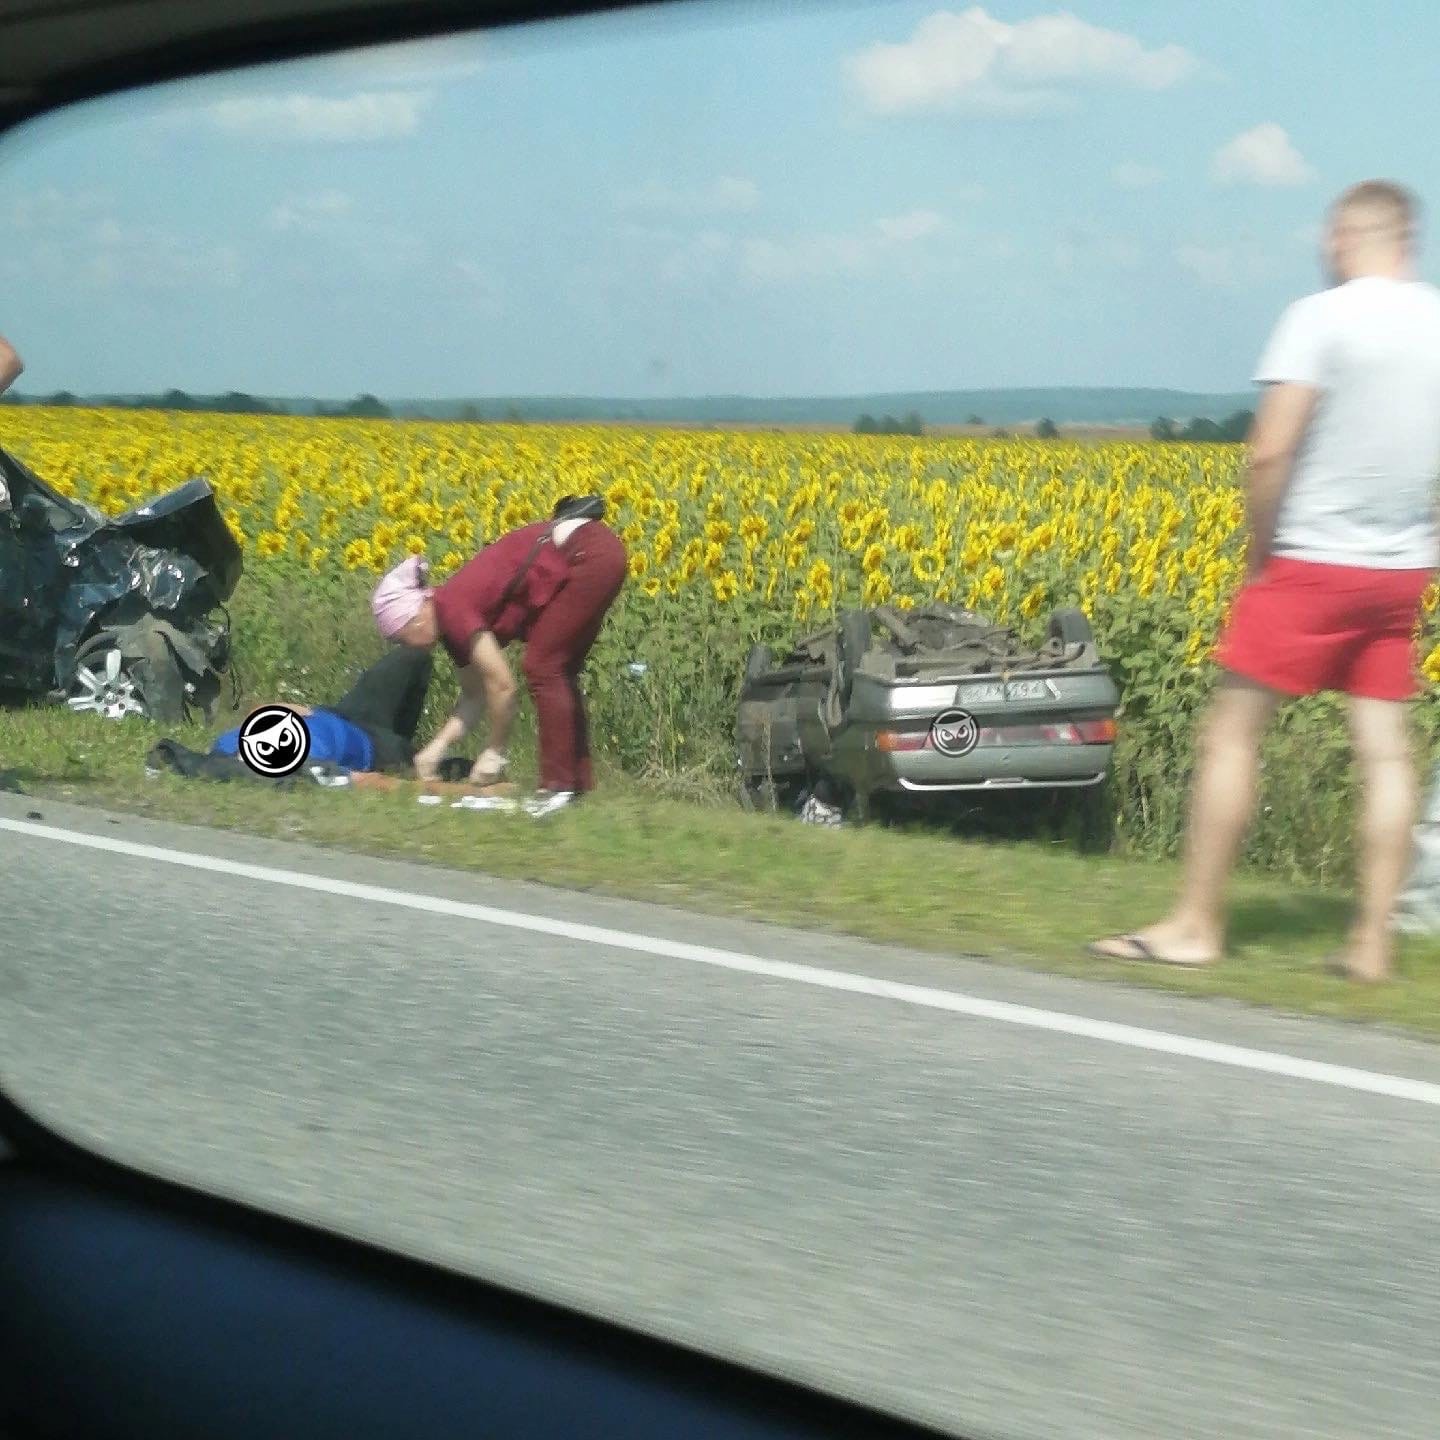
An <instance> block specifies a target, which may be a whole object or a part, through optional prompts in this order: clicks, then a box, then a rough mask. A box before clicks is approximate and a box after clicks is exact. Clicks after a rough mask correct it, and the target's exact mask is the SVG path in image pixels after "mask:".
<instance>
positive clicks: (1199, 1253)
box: [0, 796, 1440, 1440]
mask: <svg viewBox="0 0 1440 1440" xmlns="http://www.w3.org/2000/svg"><path fill="white" fill-rule="evenodd" d="M34 808H37V807H36V803H35V802H34V801H27V800H25V799H23V798H19V797H11V796H0V821H4V820H22V821H23V820H24V818H25V815H26V812H27V811H28V810H31V809H34ZM38 808H39V809H40V810H41V811H43V813H44V819H45V823H46V825H50V826H56V827H60V828H65V829H69V830H71V831H74V832H77V833H81V834H89V835H98V836H101V837H103V838H105V839H112V840H113V839H122V840H125V841H135V842H144V843H147V844H151V845H157V846H165V847H172V848H174V849H177V850H181V851H186V852H190V853H196V852H199V853H204V854H209V855H213V856H220V857H228V858H229V859H232V860H238V861H245V862H250V863H252V864H258V865H264V866H270V867H275V868H276V869H277V870H279V871H283V872H284V873H286V874H289V875H292V876H293V875H302V876H303V875H306V874H311V875H317V876H322V877H332V878H335V879H339V880H341V881H352V882H353V881H360V882H364V883H367V884H370V885H374V886H381V887H388V888H389V889H390V890H393V891H397V892H402V893H403V894H406V895H416V894H418V895H423V896H434V897H440V898H441V900H442V901H443V900H445V899H447V898H448V899H451V900H462V901H469V902H479V903H481V904H484V905H488V906H493V907H500V908H503V909H504V910H506V911H511V912H518V913H520V914H522V915H529V916H550V917H558V918H560V919H562V920H567V921H575V922H581V923H584V924H592V925H599V926H605V927H609V928H610V929H612V930H620V931H624V932H627V933H628V934H630V935H632V936H633V935H638V936H642V937H653V939H654V941H655V942H656V943H655V944H653V945H652V949H656V950H659V951H661V952H664V951H665V950H666V947H667V946H668V945H669V944H670V942H677V941H680V942H694V943H697V944H704V945H709V946H724V947H726V948H727V949H729V950H732V951H737V952H744V953H745V954H747V955H750V956H756V957H762V958H763V957H770V958H773V959H779V960H783V961H786V962H790V963H792V964H798V965H812V966H822V967H827V968H828V969H830V970H832V971H843V972H846V973H848V974H850V975H859V976H871V977H877V978H878V979H880V980H882V981H904V982H907V983H910V984H914V985H918V986H929V987H942V988H943V989H945V990H946V991H951V992H956V993H958V994H962V995H964V996H969V997H979V999H980V1000H982V1001H983V1000H990V1001H1008V1002H1015V1003H1017V1004H1020V1005H1025V1006H1031V1007H1043V1008H1044V1009H1045V1010H1047V1011H1050V1012H1056V1013H1058V1014H1059V1015H1061V1016H1076V1017H1081V1019H1082V1020H1084V1019H1087V1018H1088V1019H1094V1018H1101V1019H1108V1020H1113V1021H1117V1022H1122V1023H1124V1024H1127V1025H1131V1026H1142V1027H1147V1028H1148V1029H1150V1030H1154V1031H1159V1032H1163V1033H1164V1034H1167V1035H1180V1036H1186V1037H1198V1038H1199V1039H1201V1040H1208V1041H1218V1042H1226V1043H1232V1044H1236V1045H1241V1046H1246V1047H1252V1048H1255V1049H1259V1050H1262V1051H1265V1052H1268V1053H1273V1054H1279V1055H1283V1056H1291V1057H1300V1058H1302V1059H1309V1060H1316V1061H1323V1062H1331V1063H1335V1064H1340V1065H1344V1066H1351V1067H1360V1068H1362V1069H1364V1070H1367V1071H1372V1072H1382V1073H1384V1074H1386V1075H1392V1076H1400V1077H1409V1078H1411V1079H1414V1080H1420V1081H1429V1082H1440V1048H1432V1047H1430V1046H1428V1045H1425V1044H1421V1043H1418V1042H1412V1041H1408V1040H1404V1039H1400V1038H1396V1037H1392V1036H1386V1035H1381V1034H1377V1033H1375V1032H1371V1031H1366V1030H1362V1029H1360V1028H1358V1027H1353V1026H1339V1025H1335V1026H1331V1025H1325V1024H1321V1023H1318V1022H1309V1021H1297V1020H1288V1019H1284V1018H1280V1017H1275V1016H1268V1015H1265V1014H1262V1013H1259V1012H1254V1011H1247V1010H1244V1009H1241V1008H1239V1007H1233V1008H1232V1007H1229V1006H1223V1005H1216V1004H1212V1003H1202V1002H1196V1001H1183V1000H1171V999H1167V998H1164V997H1159V996H1156V995H1153V994H1147V993H1144V992H1141V991H1131V990H1128V989H1122V988H1120V987H1116V986H1099V985H1095V986H1090V985H1086V984H1083V983H1079V982H1073V981H1065V980H1060V979H1056V978H1052V977H1045V976H1038V975H1028V974H1023V973H1016V972H1012V971H1008V970H1000V969H996V968H992V967H988V966H985V965H984V964H981V963H970V962H954V961H940V960H936V959H934V958H930V957H925V956H920V955H914V954H908V953H905V952H903V951H898V950H885V949H881V948H876V947H871V946H865V945H860V944H854V943H849V942H842V941H835V940H830V939H825V938H821V937H814V936H806V935H802V934H794V933H789V932H785V931H780V930H776V929H772V928H769V927H762V926H758V925H752V924H746V923H740V922H732V921H716V920H706V919H700V918H697V917H693V916H687V915H684V914H680V913H678V912H673V911H666V910H661V909H656V908H652V907H647V906H641V905H632V904H624V903H619V902H607V901H599V900H595V899H593V898H588V897H580V896H570V895H566V894H564V893H561V892H557V891H550V890H545V889H542V888H539V887H527V886H523V885H514V884H508V883H500V882H492V881H489V880H486V879H483V878H479V877H473V876H463V875H456V874H454V873H451V872H446V871H440V870H433V869H425V868H421V867H413V866H407V865H401V864H392V863H385V862H376V861H367V860H359V859H354V858H350V857H345V856H340V855H335V854H330V853H325V852H321V851H315V850H309V849H305V848H301V847H296V846H286V845H282V844H279V843H271V842H265V841H259V840H253V839H248V838H243V837H221V836H212V835H209V834H207V833H206V832H201V831H195V830H189V829H185V828H182V827H178V826H164V825H159V824H155V823H150V822H145V821H141V820H136V819H124V820H120V821H118V822H114V821H107V820H106V819H105V817H99V816H95V815H93V814H89V813H87V812H82V811H78V810H68V809H66V808H65V807H62V806H56V805H51V804H49V803H48V802H47V803H45V804H43V805H40V806H39V807H38ZM474 818H475V821H476V823H477V824H489V823H496V822H495V820H494V817H488V816H480V815H477V816H475V817H474ZM0 858H3V873H4V875H5V881H4V885H3V889H0V1077H3V1081H4V1084H5V1085H6V1087H7V1088H8V1089H9V1090H10V1091H11V1093H12V1094H14V1095H15V1096H16V1097H17V1098H18V1099H19V1100H20V1101H21V1102H22V1103H24V1104H25V1105H27V1106H28V1107H29V1108H31V1109H32V1110H33V1111H34V1112H35V1113H37V1114H39V1115H40V1116H41V1117H43V1118H45V1119H46V1120H48V1121H49V1122H51V1123H52V1124H54V1125H55V1126H57V1127H58V1128H59V1129H61V1130H63V1131H64V1132H65V1133H67V1134H70V1135H72V1136H74V1137H76V1138H80V1139H84V1140H86V1141H87V1142H89V1143H92V1144H94V1145H95V1146H96V1147H97V1148H99V1149H101V1150H103V1151H105V1152H106V1153H108V1154H111V1155H113V1156H115V1157H117V1158H120V1159H123V1160H126V1161H128V1162H130V1163H134V1164H139V1165H141V1166H144V1167H147V1168H149V1169H151V1170H153V1171H155V1172H158V1173H161V1174H165V1175H168V1176H172V1177H176V1178H180V1179H183V1180H185V1181H187V1182H190V1183H199V1184H201V1185H203V1186H205V1187H207V1188H209V1189H211V1190H213V1191H216V1192H219V1193H222V1194H228V1195H235V1196H240V1197H243V1198H245V1199H247V1200H250V1201H258V1202H260V1203H263V1204H266V1205H268V1206H270V1207H272V1208H274V1209H276V1210H278V1211H281V1212H284V1213H288V1214H291V1215H298V1216H304V1217H306V1218H309V1219H318V1220H320V1221H322V1222H325V1223H328V1224H330V1225H332V1226H333V1227H335V1228H337V1229H340V1230H343V1231H345V1232H347V1233H349V1234H353V1235H359V1236H363V1237H366V1238H369V1239H372V1240H374V1241H376V1242H378V1243H380V1244H383V1245H388V1246H391V1247H394V1248H397V1249H401V1250H405V1251H409V1252H412V1253H416V1254H420V1255H424V1256H427V1257H430V1258H433V1259H437V1260H440V1261H442V1262H443V1263H445V1264H447V1265H450V1266H452V1267H455V1268H459V1269H463V1270H466V1271H470V1272H473V1273H476V1274H480V1275H485V1276H488V1277H492V1278H495V1279H498V1280H501V1281H504V1282H507V1283H511V1284H515V1285H518V1286H520V1287H522V1288H524V1289H527V1290H529V1291H532V1292H534V1293H537V1294H542V1295H546V1296H550V1297H553V1298H559V1299H562V1300H565V1301H567V1302H570V1303H573V1304H576V1305H579V1306H580V1307H582V1308H584V1309H587V1310H590V1311H592V1312H595V1313H600V1314H605V1315H609V1316H613V1317H617V1318H620V1319H623V1320H625V1321H627V1322H628V1323H632V1324H635V1325H638V1326H639V1327H641V1328H643V1329H646V1330H648V1331H651V1332H654V1333H661V1334H665V1335H667V1336H670V1337H673V1338H676V1339H679V1340H681V1341H684V1342H687V1343H692V1344H696V1345H699V1346H701V1347H703V1348H706V1349H709V1350H712V1351H715V1352H718V1353H721V1354H726V1355H731V1356H735V1357H738V1358H741V1359H744V1360H747V1361H749V1362H752V1363H757V1364H759V1365H760V1366H762V1367H764V1368H768V1369H772V1370H776V1371H779V1372H781V1373H785V1374H789V1375H792V1376H797V1377H799V1378H801V1379H804V1380H808V1381H810V1382H811V1383H814V1384H817V1385H821V1386H824V1387H826V1388H829V1389H833V1390H835V1391H838V1392H840V1393H845V1394H850V1395H856V1396H861V1397H863V1398H866V1399H868V1400H871V1401H874V1402H878V1403H880V1404H883V1405H887V1406H890V1407H891V1408H894V1409H896V1410H899V1411H902V1412H904V1413H908V1414H911V1415H913V1416H916V1417H917V1418H920V1419H924V1420H929V1421H931V1422H932V1423H933V1422H937V1421H938V1422H939V1423H941V1424H942V1425H943V1426H944V1427H946V1428H947V1429H949V1430H951V1431H953V1432H954V1433H956V1434H962V1435H964V1434H973V1435H979V1436H996V1437H1006V1440H1010V1437H1014V1440H1021V1437H1068V1440H1131V1437H1134V1440H1155V1437H1158V1436H1181V1435H1183V1436H1186V1437H1225V1440H1237V1437H1262V1436H1263V1437H1265V1440H1277V1437H1286V1440H1288V1437H1307V1440H1309V1437H1317V1440H1318V1437H1334V1440H1356V1437H1369V1436H1385V1437H1389V1440H1405V1437H1413V1440H1434V1436H1435V1435H1436V1434H1437V1424H1440V1422H1437V1418H1436V1417H1437V1415H1440V1343H1437V1341H1440V1261H1437V1254H1440V1250H1437V1244H1436V1237H1437V1235H1440V1143H1437V1130H1440V1107H1437V1106H1435V1105H1433V1104H1429V1103H1424V1101H1423V1100H1422V1099H1417V1098H1413V1097H1411V1098H1402V1097H1396V1096H1392V1095H1384V1094H1370V1093H1364V1092H1363V1091H1357V1090H1355V1089H1353V1088H1348V1087H1346V1086H1344V1085H1333V1084H1322V1083H1317V1082H1316V1081H1315V1080H1314V1079H1312V1078H1303V1077H1296V1076H1294V1075H1286V1074H1273V1073H1265V1072H1264V1071H1263V1070H1262V1069H1257V1068H1254V1067H1253V1066H1251V1065H1244V1064H1242V1065H1231V1064H1221V1063H1213V1062H1212V1061H1210V1060H1206V1059H1200V1058H1194V1057H1192V1056H1185V1055H1174V1054H1166V1053H1162V1052H1161V1051H1159V1050H1156V1049H1154V1048H1150V1049H1146V1048H1136V1047H1135V1046H1134V1045H1133V1044H1127V1043H1114V1040H1113V1039H1111V1038H1105V1037H1104V1036H1097V1035H1094V1034H1083V1033H1067V1032H1066V1030H1065V1028H1064V1026H1065V1024H1066V1023H1068V1022H1065V1021H1063V1020H1062V1021H1061V1022H1060V1026H1061V1028H1059V1029H1055V1028H1048V1029H1047V1028H1037V1026H1036V1025H1034V1024H1027V1023H1010V1021H1009V1020H1008V1019H1007V1018H1006V1014H1007V1013H1008V1012H998V1014H997V1015H987V1014H974V1013H970V1014H966V1013H955V1012H954V1011H952V1010H946V1009H943V1008H935V1006H933V1005H931V1004H926V1003H910V1002H909V1001H907V1000H905V999H897V998H893V997H890V996H887V995H885V994H868V993H853V992H851V991H846V990H838V989H835V988H831V987H830V986H827V985H825V984H814V983H805V982H804V980H803V979H801V978H797V977H790V978H777V977H776V976H774V975H767V974H756V973H751V972H748V971H746V970H744V969H743V968H742V969H735V968H727V966H725V965H723V964H706V963H698V962H697V960H696V959H695V958H694V957H693V956H692V957H691V958H681V957H679V956H677V955H676V954H674V953H645V952H644V951H643V950H637V949H635V948H633V946H630V947H629V948H622V947H621V946H620V945H618V944H616V943H610V944H601V943H595V942H594V941H593V940H584V939H577V938H566V937H563V936H558V935H555V934H546V933H537V932H535V931H533V930H526V929H524V928H516V926H515V925H514V924H513V923H511V924H500V925H497V924H495V923H491V922H490V921H487V920H482V919H479V918H476V917H475V916H473V915H457V914H448V913H426V912H424V911H417V910H415V909H413V908H404V907H400V906H397V905H395V904H393V903H386V901H385V897H384V896H383V895H371V896H367V897H366V898H359V897H357V896H354V895H336V894H331V893H324V892H317V891H307V890H303V889H296V888H294V887H293V886H286V885H282V884H278V883H275V881H274V879H273V878H271V879H259V878H255V877H253V876H245V875H237V874H233V873H197V872H196V871H194V870H191V869H185V868H179V867H177V866H175V865H173V864H169V863H165V862H164V861H162V860H158V859H156V858H152V857H138V856H134V855H125V854H113V853H108V852H105V851H99V850H95V849H88V848H81V847H79V846H77V845H75V844H73V843H66V842H65V841H63V840H61V839H59V838H56V837H53V836H48V835H47V836H41V835H33V834H32V835H21V834H17V833H15V832H14V831H13V830H6V829H3V828H0ZM442 908H443V907H442ZM643 943H650V942H649V941H646V942H643ZM672 948H673V947H672ZM1012 1018H1013V1017H1012ZM1079 1028H1082V1029H1083V1028H1084V1027H1083V1026H1081V1027H1079ZM1437 1093H1440V1092H1437Z"/></svg>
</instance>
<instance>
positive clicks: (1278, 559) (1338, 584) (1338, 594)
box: [1215, 556, 1435, 700]
mask: <svg viewBox="0 0 1440 1440" xmlns="http://www.w3.org/2000/svg"><path fill="white" fill-rule="evenodd" d="M1434 578H1435V571H1433V570H1370V569H1359V568H1355V567H1352V566H1349V565H1320V564H1316V563H1314V562H1312V561H1307V560H1288V559H1286V558H1284V557H1283V556H1272V557H1271V558H1270V559H1269V560H1267V561H1266V562H1265V565H1264V567H1263V568H1262V569H1261V572H1260V574H1259V576H1258V577H1257V578H1256V579H1254V580H1252V581H1251V582H1250V583H1249V584H1247V585H1244V586H1242V587H1241V589H1240V593H1239V594H1238V595H1237V596H1236V597H1235V604H1234V607H1233V609H1232V610H1231V612H1230V620H1229V623H1228V624H1227V625H1226V627H1225V630H1224V633H1223V634H1222V635H1221V636H1220V642H1219V644H1218V645H1217V646H1216V648H1215V659H1216V660H1217V661H1218V662H1219V663H1220V664H1221V665H1223V666H1224V667H1225V669H1227V670H1230V671H1233V672H1234V673H1235V674H1236V675H1241V676H1243V677H1244V678H1245V679H1247V680H1253V681H1255V682H1256V683H1257V684H1260V685H1264V686H1267V687H1268V688H1269V689H1272V690H1278V691H1280V692H1281V693H1282V694H1285V695H1314V694H1317V693H1318V692H1320V691H1322V690H1340V691H1343V692H1344V693H1345V694H1347V695H1363V696H1366V697H1368V698H1371V699H1375V700H1410V699H1413V698H1414V697H1415V695H1416V694H1417V693H1418V692H1419V689H1420V685H1421V680H1420V673H1419V664H1418V660H1419V656H1418V653H1417V647H1416V644H1415V625H1416V622H1417V621H1418V619H1419V618H1420V600H1421V597H1422V596H1423V595H1424V593H1425V590H1426V588H1427V587H1428V586H1429V584H1430V582H1431V580H1433V579H1434Z"/></svg>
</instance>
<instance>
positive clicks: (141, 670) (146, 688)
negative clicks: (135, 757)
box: [68, 619, 185, 724]
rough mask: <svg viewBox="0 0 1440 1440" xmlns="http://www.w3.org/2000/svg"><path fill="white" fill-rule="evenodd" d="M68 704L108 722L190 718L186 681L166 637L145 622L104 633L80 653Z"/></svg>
mask: <svg viewBox="0 0 1440 1440" xmlns="http://www.w3.org/2000/svg"><path fill="white" fill-rule="evenodd" d="M87 676H88V679H87V678H85V677H87ZM68 703H69V705H70V708H71V709H72V710H78V711H87V710H88V711H91V712H94V713H98V714H102V715H104V716H106V718H108V719H115V720H118V719H124V718H126V717H127V716H130V715H139V716H140V717H142V718H144V719H149V720H154V721H158V722H160V723H161V724H178V723H179V722H181V721H183V720H184V718H185V678H184V675H183V674H182V672H181V669H180V664H179V662H178V661H177V660H176V658H175V656H174V654H173V653H172V652H171V649H170V646H169V645H168V644H167V643H166V640H165V637H164V636H163V635H162V634H161V633H160V631H159V630H158V629H157V628H156V627H155V626H154V625H152V624H148V623H147V622H146V620H144V619H141V620H139V621H137V622H136V623H135V624H134V625H127V626H125V627H124V631H123V633H121V632H117V631H114V630H101V631H99V632H97V633H96V634H95V635H92V636H91V637H90V639H88V640H87V641H85V643H84V644H83V645H81V646H80V647H79V649H77V650H76V652H75V679H74V681H72V683H71V687H70V691H69V696H68Z"/></svg>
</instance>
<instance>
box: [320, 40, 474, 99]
mask: <svg viewBox="0 0 1440 1440" xmlns="http://www.w3.org/2000/svg"><path fill="white" fill-rule="evenodd" d="M485 48H486V40H485V37H484V36H483V35H440V36H436V37H435V38H433V39H430V40H404V41H401V42H400V43H398V44H395V45H372V46H367V47H365V48H364V49H361V50H342V51H341V52H339V53H338V54H335V55H327V56H326V57H325V59H324V60H323V61H321V62H319V63H320V64H322V65H324V66H325V67H326V68H328V69H333V70H334V71H336V72H338V73H339V74H340V75H341V76H344V77H346V78H353V79H355V80H356V81H357V82H358V83H361V84H366V85H409V86H417V85H418V86H424V87H428V86H432V85H441V84H444V83H445V82H446V81H450V80H468V79H471V78H472V77H474V76H476V75H479V74H480V73H481V72H482V71H483V70H484V69H485V68H486V60H485Z"/></svg>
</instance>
